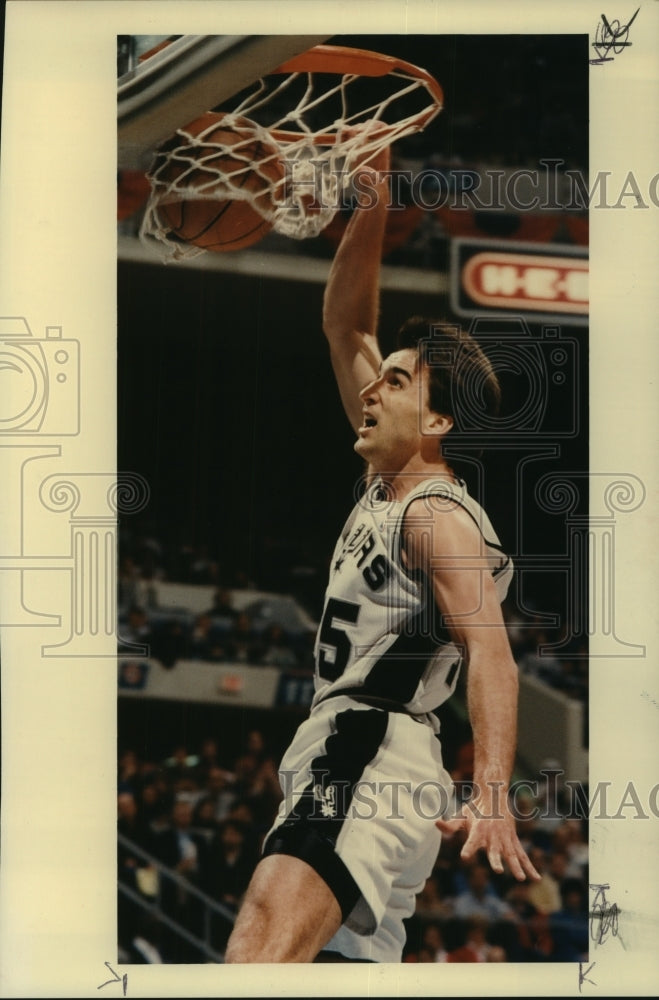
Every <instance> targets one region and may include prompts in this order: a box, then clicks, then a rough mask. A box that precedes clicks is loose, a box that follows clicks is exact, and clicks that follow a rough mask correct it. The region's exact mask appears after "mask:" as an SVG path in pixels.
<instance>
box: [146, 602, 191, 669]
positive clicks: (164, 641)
mask: <svg viewBox="0 0 659 1000" xmlns="http://www.w3.org/2000/svg"><path fill="white" fill-rule="evenodd" d="M189 642H190V637H189V626H188V624H187V622H186V621H185V619H183V618H181V616H180V615H172V616H171V617H167V618H163V619H161V620H160V621H159V622H158V623H157V625H155V626H154V628H153V630H152V633H151V655H152V656H153V657H154V658H155V659H156V660H159V661H160V663H162V665H163V667H166V668H167V669H168V670H170V669H171V668H172V667H175V666H176V663H177V661H178V660H182V659H185V656H186V655H187V652H188V648H189Z"/></svg>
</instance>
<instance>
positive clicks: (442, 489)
mask: <svg viewBox="0 0 659 1000" xmlns="http://www.w3.org/2000/svg"><path fill="white" fill-rule="evenodd" d="M420 498H423V499H424V500H425V501H426V504H427V505H428V512H429V517H432V515H433V512H434V511H436V510H437V509H441V507H442V506H443V507H444V508H446V507H451V506H454V505H456V504H458V505H460V506H461V507H463V508H464V509H465V510H466V511H467V513H468V514H469V515H470V516H471V517H472V518H473V519H474V521H475V522H476V524H477V525H478V527H479V529H480V531H481V534H482V537H483V543H484V553H485V554H486V555H487V556H488V559H489V560H490V561H491V571H492V575H493V577H494V580H495V583H496V587H497V593H498V595H499V599H500V600H501V601H502V600H503V599H504V597H505V595H506V592H507V590H508V585H509V583H510V579H511V576H512V563H511V561H510V559H509V558H508V557H507V556H506V555H505V554H504V553H503V552H502V551H501V547H500V544H499V540H498V538H497V536H496V534H495V532H494V529H493V528H492V525H491V524H490V521H489V519H488V518H487V515H486V514H485V512H484V511H483V510H482V508H481V507H480V506H479V505H478V504H477V503H476V501H475V500H473V499H472V498H471V497H470V496H469V494H468V493H467V491H466V488H465V487H464V486H463V485H462V484H460V485H455V484H453V483H450V482H449V481H447V480H439V479H433V480H428V481H426V482H424V483H421V484H420V485H419V486H418V487H416V488H415V489H414V490H413V491H412V492H411V493H410V494H409V495H408V496H407V497H406V498H405V500H404V501H403V502H402V503H401V502H396V501H391V500H383V499H382V489H381V487H380V485H379V484H378V482H377V481H376V482H374V483H373V484H372V485H371V486H370V487H369V489H368V490H367V491H366V493H365V494H364V496H363V498H362V499H361V500H360V501H359V503H358V504H357V505H356V507H355V508H354V510H353V511H352V513H351V515H350V517H349V518H348V521H347V522H346V525H345V528H344V530H343V532H342V533H341V537H340V538H339V540H338V542H337V545H336V548H335V550H334V555H333V558H332V569H331V572H330V580H329V585H328V588H327V593H326V595H325V606H324V610H323V617H322V621H321V624H320V628H319V630H318V636H317V638H316V650H315V652H316V678H315V688H316V694H315V698H314V704H317V703H318V701H319V700H321V699H323V698H325V697H327V696H328V695H329V694H334V693H339V692H340V691H341V690H344V689H350V690H352V691H353V693H354V691H355V689H357V688H358V689H360V690H361V691H362V692H363V694H365V695H371V696H375V697H379V698H387V699H389V700H393V701H395V702H397V703H399V704H401V705H404V706H405V708H406V709H407V710H408V711H409V712H412V713H414V714H424V713H427V712H430V711H432V710H433V709H434V708H436V707H437V706H438V705H440V704H441V703H442V702H443V701H445V700H446V699H447V698H448V697H449V696H450V695H451V693H452V692H453V690H454V688H455V685H456V683H457V678H458V673H459V669H460V654H459V652H458V650H457V649H456V647H455V645H454V644H453V642H452V641H451V638H450V635H449V632H448V630H447V628H446V626H445V625H444V624H443V622H442V616H441V613H440V612H439V609H438V608H437V605H436V602H435V600H434V597H433V594H432V591H431V587H430V582H429V580H428V579H427V577H426V576H425V575H424V574H422V573H418V572H417V573H410V572H408V571H406V569H405V566H404V563H403V555H402V528H403V520H404V517H405V513H406V511H407V509H408V508H409V505H410V504H411V503H412V502H413V501H414V500H417V499H420ZM438 505H439V508H438Z"/></svg>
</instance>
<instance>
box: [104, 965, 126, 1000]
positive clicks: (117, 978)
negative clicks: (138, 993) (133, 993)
mask: <svg viewBox="0 0 659 1000" xmlns="http://www.w3.org/2000/svg"><path fill="white" fill-rule="evenodd" d="M105 967H106V969H108V970H109V972H111V973H112V975H113V976H114V978H113V979H108V980H107V982H105V983H101V985H100V986H97V987H96V989H97V990H102V989H103V987H104V986H109V985H110V983H121V985H122V987H123V991H124V996H126V991H127V990H128V974H127V973H124V975H123V976H119V975H118V974H117V973H116V972H115V971H114V969H113V968H112V966H111V965H110V963H109V962H106V963H105Z"/></svg>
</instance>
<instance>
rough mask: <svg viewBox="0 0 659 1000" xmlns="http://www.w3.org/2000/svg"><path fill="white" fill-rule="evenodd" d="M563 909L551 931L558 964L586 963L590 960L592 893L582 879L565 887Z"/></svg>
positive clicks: (567, 882)
mask: <svg viewBox="0 0 659 1000" xmlns="http://www.w3.org/2000/svg"><path fill="white" fill-rule="evenodd" d="M561 895H562V905H561V908H560V910H558V911H557V912H555V913H552V915H551V917H550V918H549V927H550V931H551V936H552V940H553V951H552V956H551V957H552V959H553V961H555V962H581V961H583V962H585V961H587V959H588V947H589V941H588V892H587V888H586V885H585V883H584V882H583V881H582V880H581V879H566V880H565V882H564V883H563V886H562V890H561Z"/></svg>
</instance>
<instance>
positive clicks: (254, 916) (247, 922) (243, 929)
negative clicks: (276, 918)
mask: <svg viewBox="0 0 659 1000" xmlns="http://www.w3.org/2000/svg"><path fill="white" fill-rule="evenodd" d="M272 928H273V914H272V906H271V903H270V901H269V900H268V899H267V897H265V896H263V895H262V894H261V893H258V892H253V891H252V892H251V893H249V894H248V896H247V898H246V899H245V902H244V903H243V905H242V907H241V909H240V913H239V914H238V918H237V920H236V923H235V926H234V928H233V933H232V934H231V936H230V938H229V941H228V944H227V949H226V954H225V957H224V961H225V963H227V964H230V963H240V962H259V961H262V959H261V955H262V954H263V951H264V948H266V947H267V942H268V938H269V936H270V934H271V933H272Z"/></svg>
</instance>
